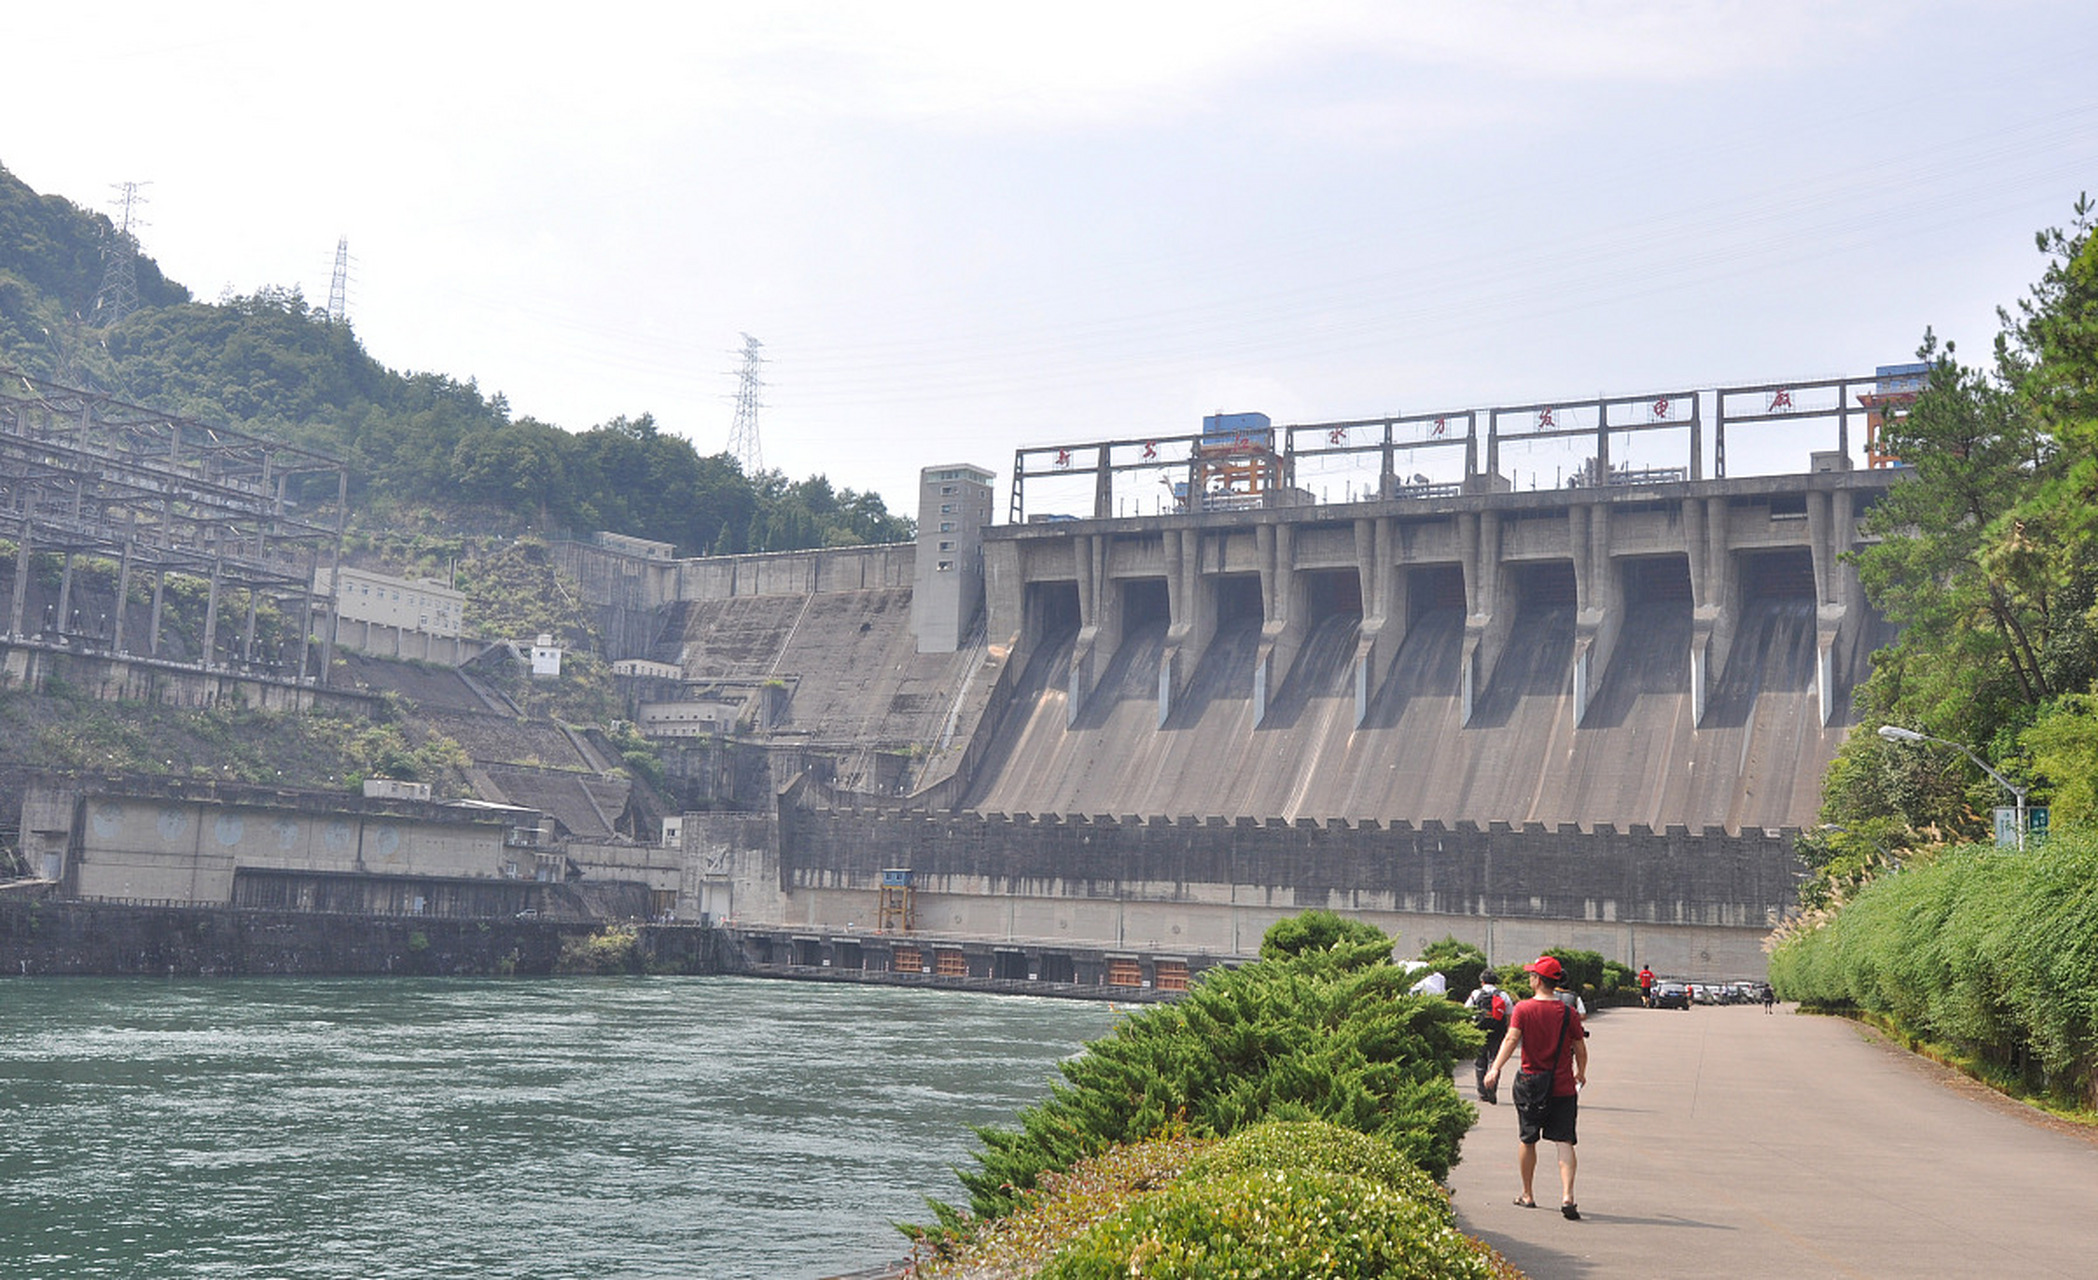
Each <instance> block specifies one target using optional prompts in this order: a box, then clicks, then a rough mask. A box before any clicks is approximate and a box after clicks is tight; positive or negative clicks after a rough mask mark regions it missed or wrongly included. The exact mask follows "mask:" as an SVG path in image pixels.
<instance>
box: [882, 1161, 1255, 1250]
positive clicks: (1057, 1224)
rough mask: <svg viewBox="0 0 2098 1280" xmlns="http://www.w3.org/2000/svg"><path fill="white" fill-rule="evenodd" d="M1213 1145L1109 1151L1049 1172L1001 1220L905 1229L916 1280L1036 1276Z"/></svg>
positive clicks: (1172, 1178)
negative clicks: (1078, 1240)
mask: <svg viewBox="0 0 2098 1280" xmlns="http://www.w3.org/2000/svg"><path fill="white" fill-rule="evenodd" d="M1214 1142H1215V1139H1213V1138H1203V1139H1198V1138H1191V1137H1189V1136H1188V1135H1187V1134H1186V1133H1185V1132H1176V1133H1171V1134H1161V1135H1159V1136H1157V1137H1154V1138H1148V1139H1146V1140H1144V1141H1142V1142H1135V1143H1130V1144H1128V1145H1126V1146H1118V1147H1111V1148H1109V1149H1108V1150H1107V1151H1105V1152H1103V1153H1101V1154H1100V1155H1097V1156H1094V1157H1092V1158H1090V1159H1087V1160H1081V1161H1079V1162H1078V1163H1077V1164H1076V1165H1074V1166H1072V1168H1071V1170H1070V1172H1068V1173H1045V1174H1043V1175H1042V1178H1041V1185H1040V1186H1039V1188H1038V1189H1037V1190H1036V1192H1035V1193H1034V1194H1033V1195H1029V1196H1027V1197H1025V1198H1024V1199H1023V1200H1022V1201H1021V1202H1020V1205H1019V1207H1018V1208H1016V1209H1015V1210H1014V1211H1013V1212H1012V1213H1011V1214H1009V1215H1007V1216H1006V1217H1003V1218H989V1219H977V1220H972V1221H971V1222H969V1223H968V1224H967V1225H966V1226H964V1227H962V1228H960V1229H958V1230H955V1231H951V1232H947V1233H945V1234H942V1233H939V1232H936V1231H928V1230H923V1229H919V1228H913V1227H906V1228H904V1230H905V1232H906V1233H908V1234H911V1235H914V1236H916V1237H917V1239H918V1243H917V1245H916V1246H914V1247H913V1249H912V1263H913V1266H912V1270H911V1272H910V1274H911V1275H912V1276H913V1277H916V1278H917V1280H946V1278H947V1277H956V1278H960V1277H973V1278H979V1280H980V1278H981V1277H984V1276H1032V1275H1034V1274H1036V1273H1037V1272H1039V1271H1040V1270H1041V1268H1042V1267H1043V1266H1045V1265H1046V1264H1047V1263H1048V1261H1049V1259H1050V1258H1051V1257H1052V1256H1054V1255H1055V1253H1056V1251H1057V1250H1058V1249H1061V1248H1062V1247H1063V1246H1064V1245H1066V1244H1068V1243H1069V1242H1070V1241H1071V1240H1072V1239H1073V1238H1075V1237H1077V1236H1079V1235H1081V1234H1083V1233H1084V1232H1085V1231H1086V1230H1088V1229H1089V1228H1091V1227H1092V1226H1093V1224H1095V1223H1097V1222H1099V1221H1101V1220H1102V1219H1104V1218H1106V1217H1107V1216H1109V1215H1110V1214H1112V1213H1114V1212H1116V1211H1117V1210H1119V1209H1121V1208H1123V1207H1124V1206H1126V1205H1128V1204H1130V1203H1132V1202H1133V1201H1134V1200H1135V1199H1136V1197H1138V1196H1141V1195H1144V1194H1147V1193H1149V1192H1152V1191H1156V1190H1158V1189H1159V1188H1161V1187H1165V1186H1169V1185H1171V1184H1172V1182H1173V1180H1174V1179H1175V1178H1176V1177H1178V1176H1180V1172H1181V1170H1183V1169H1185V1168H1186V1167H1187V1164H1188V1162H1189V1161H1190V1160H1191V1159H1193V1158H1194V1155H1195V1153H1196V1152H1198V1151H1201V1150H1202V1149H1204V1148H1205V1147H1208V1146H1211V1145H1213V1144H1214Z"/></svg>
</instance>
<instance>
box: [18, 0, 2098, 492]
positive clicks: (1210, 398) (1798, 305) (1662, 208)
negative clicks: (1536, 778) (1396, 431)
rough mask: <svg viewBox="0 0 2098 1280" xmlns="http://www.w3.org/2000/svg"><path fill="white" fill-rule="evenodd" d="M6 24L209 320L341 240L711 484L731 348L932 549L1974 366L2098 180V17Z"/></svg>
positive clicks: (1062, 10)
mask: <svg viewBox="0 0 2098 1280" xmlns="http://www.w3.org/2000/svg"><path fill="white" fill-rule="evenodd" d="M11 9H12V12H10V14H9V15H8V17H7V20H6V28H7V34H6V38H5V43H6V45H7V48H8V57H7V62H8V73H7V75H5V76H4V77H0V165H5V166H6V167H7V168H8V169H9V170H11V171H12V172H14V173H15V175H16V176H17V177H19V178H21V179H22V180H23V181H25V182H27V183H28V184H29V185H30V186H32V187H34V188H36V189H37V190H39V191H41V192H45V193H51V194H58V195H63V196H66V197H68V198H69V199H71V200H73V201H74V202H76V203H78V204H81V205H84V206H88V207H92V208H97V209H101V210H104V211H107V210H109V209H110V208H111V201H112V199H113V196H114V192H113V186H114V184H119V183H123V182H127V181H131V182H140V183H145V184H148V185H146V186H145V187H144V188H143V191H144V194H145V197H146V200H147V203H146V204H145V206H144V208H143V217H144V226H143V227H142V228H141V229H140V239H141V241H142V243H143V246H144V248H145V250H146V252H148V253H150V254H151V255H152V256H153V257H154V258H155V259H156V260H157V261H158V262H159V263H160V265H161V267H162V269H163V270H165V271H166V272H167V273H168V274H169V275H170V276H171V277H172V278H173V279H175V280H177V281H180V282H181V283H183V284H185V285H187V286H188V287H189V288H190V289H191V290H192V291H193V292H194V293H195V294H197V295H198V296H199V297H200V298H203V299H205V300H210V299H214V298H216V297H218V296H220V295H221V294H222V293H223V292H225V291H228V290H231V291H233V292H236V293H247V292H252V291H254V290H256V289H258V288H262V287H265V286H292V285H296V286H299V287H301V288H302V289H303V290H304V292H305V295H306V297H307V298H308V299H309V300H311V301H313V302H315V303H321V302H324V301H325V300H326V298H327V295H328V287H329V280H330V272H331V268H332V266H333V263H334V256H335V248H336V243H337V240H338V238H343V237H346V238H347V240H348V245H349V252H350V256H351V259H352V266H351V272H350V288H349V313H350V318H351V321H352V323H353V324H354V326H355V328H356V331H357V333H358V336H359V338H360V339H361V341H362V342H363V344H364V346H365V348H366V350H367V351H369V352H370V353H371V354H372V355H373V356H374V357H375V358H376V359H378V360H379V361H380V362H382V363H383V364H385V365H387V366H389V367H391V368H394V369H398V370H403V371H407V370H417V371H432V372H438V373H443V374H448V375H450V376H453V377H457V378H460V379H462V380H463V379H469V378H470V379H473V380H475V381H476V382H477V383H478V385H479V386H480V387H481V388H482V389H483V390H484V391H487V392H491V393H492V392H500V393H502V394H503V395H504V396H505V397H506V398H507V400H508V403H509V405H510V406H511V410H512V412H513V413H514V414H516V415H517V416H521V417H522V416H530V417H534V418H538V419H539V420H541V421H545V422H551V423H555V424H557V425H560V426H563V427H567V428H569V429H571V430H583V429H586V428H588V427H590V426H592V425H595V424H597V423H601V422H604V421H607V420H609V419H611V418H614V417H617V416H619V415H622V414H624V415H629V416H632V415H638V414H641V413H650V414H653V415H654V416H655V418H656V421H657V422H658V424H659V425H660V426H661V427H662V428H663V429H665V430H667V431H672V432H676V433H678V434H681V435H684V436H687V437H689V438H690V439H691V440H692V441H693V442H694V443H695V444H696V445H697V446H699V448H700V449H701V450H702V451H703V452H709V453H711V452H716V451H719V450H721V449H724V448H726V447H727V446H728V443H729V438H730V431H731V427H732V425H733V419H734V409H735V403H734V400H735V391H736V385H737V382H736V370H737V369H738V367H739V365H740V363H741V359H740V354H739V352H740V349H741V348H742V346H743V336H742V335H744V334H749V335H751V336H754V337H756V338H757V339H759V340H760V341H761V342H762V343H763V348H762V351H763V354H764V355H765V357H766V361H767V362H766V364H765V366H764V378H765V381H766V384H767V385H766V386H765V388H764V390H763V401H764V407H763V408H762V410H761V411H760V415H759V431H760V439H761V442H762V449H763V461H764V464H765V465H766V466H767V467H771V468H777V469H779V470H782V471H784V472H786V473H787V474H788V475H789V476H791V477H794V478H800V477H802V476H806V475H810V474H815V473H823V474H826V475H828V476H829V477H830V479H831V481H832V482H833V483H834V484H836V485H839V486H842V487H849V488H854V489H861V490H868V489H872V490H875V491H878V492H879V493H881V494H882V495H883V497H884V498H885V499H886V500H887V501H888V503H889V505H890V507H891V509H892V510H897V511H900V512H903V513H906V514H915V507H916V502H915V494H916V488H917V475H918V469H919V468H921V467H925V466H932V465H937V464H942V463H952V462H973V463H976V464H978V465H981V466H985V467H988V468H991V469H993V470H995V471H997V472H998V473H999V475H1000V479H999V481H998V484H999V485H1000V486H1001V507H1002V506H1003V490H1002V486H1003V485H1004V484H1005V483H1006V480H1005V477H1006V474H1007V473H1008V472H1009V469H1010V468H1011V466H1012V463H1013V455H1014V450H1015V449H1017V448H1020V447H1023V446H1029V447H1032V446H1044V445H1052V444H1059V443H1067V442H1079V441H1087V440H1099V439H1105V438H1115V439H1145V438H1149V437H1152V436H1157V435H1165V436H1170V435H1184V434H1187V433H1191V432H1194V431H1197V430H1198V429H1199V427H1200V420H1201V418H1202V416H1203V415H1205V414H1209V413H1216V412H1220V411H1221V412H1242V411H1258V412H1265V413H1267V414H1270V415H1271V416H1272V417H1273V418H1274V419H1275V421H1276V422H1278V423H1319V422H1331V421H1336V420H1345V419H1357V418H1376V417H1383V416H1387V415H1395V414H1417V413H1423V412H1442V411H1445V410H1449V411H1457V410H1464V409H1473V408H1483V407H1487V406H1493V405H1528V404H1535V403H1543V402H1550V401H1557V400H1566V401H1571V400H1574V399H1577V398H1587V399H1590V400H1592V399H1594V398H1595V397H1597V396H1599V395H1610V396H1644V395H1649V394H1653V395H1657V396H1658V395H1660V394H1663V393H1668V392H1674V391H1681V390H1685V389H1699V388H1711V387H1717V386H1722V385H1741V384H1749V383H1781V382H1794V381H1804V380H1808V379H1814V378H1830V377H1840V376H1849V375H1861V374H1869V373H1871V371H1872V369H1873V368H1874V367H1875V366H1877V365H1882V364H1890V363H1896V362H1900V361H1904V360H1908V359H1911V358H1913V353H1914V352H1915V349H1916V347H1917V344H1918V342H1919V340H1920V339H1921V338H1922V335H1923V332H1924V329H1925V327H1926V326H1931V327H1932V328H1933V329H1934V330H1935V332H1937V333H1938V334H1939V335H1941V336H1944V337H1950V338H1952V339H1954V340H1955V341H1956V342H1957V343H1958V344H1959V348H1960V350H1961V352H1962V354H1963V355H1965V356H1968V357H1970V358H1973V359H1977V360H1978V359H1982V358H1985V357H1986V355H1987V353H1988V348H1989V344H1990V341H1991V340H1992V339H1993V337H1994V335H1995V332H1996V330H1997V327H1998V326H1997V320H1996V308H1997V307H1999V306H2003V305H2009V304H2013V303H2015V301H2016V300H2017V299H2018V298H2019V297H2020V296H2022V295H2023V293H2024V292H2025V290H2026V289H2027V288H2028V287H2029V285H2030V284H2031V282H2032V281H2033V280H2034V279H2035V278H2036V277H2037V275H2038V273H2039V271H2040V270H2041V268H2042V266H2043V260H2042V259H2041V257H2040V256H2039V255H2038V253H2037V252H2036V251H2035V248H2034V244H2033V233H2034V232H2035V231H2037V230H2039V229H2040V228H2043V227H2048V226H2056V225H2062V224H2065V223H2066V222H2067V221H2068V220H2069V218H2070V216H2071V208H2072V205H2073V204H2074V202H2075V200H2076V198H2077V196H2078V193H2079V192H2081V191H2084V190H2086V189H2094V188H2098V85H2094V83H2093V82H2092V80H2091V78H2090V74H2089V68H2090V67H2092V66H2093V65H2098V6H2093V5H2090V4H2089V3H2088V2H2087V0H2086V3H2082V4H2074V3H2029V4H2028V3H2018V2H2016V0H1999V2H1997V3H1990V4H1909V3H1879V2H1876V0H1862V2H1859V0H1852V2H1849V3H1845V4H1841V5H1831V4H1826V3H1790V2H1788V0H1754V2H1750V3H1703V4H1699V3H1685V2H1682V0H1673V2H1669V3H1641V2H1636V0H1625V2H1623V3H1550V2H1541V3H1493V2H1485V3H1443V4H1422V3H1404V2H1396V0H1385V2H1382V3H1362V4H1353V3H1318V2H1315V0H1314V2H1312V3H1298V4H1292V5H1289V6H1280V5H1273V4H1259V3H1239V2H1237V0H1203V2H1202V3H1177V2H1167V0H1161V2H1154V3H1138V4H1130V3H1115V4H1108V3H1094V2H1093V0H1060V2H1059V3H1058V4H1056V5H1054V6H1024V7H1023V6H1011V5H984V4H981V3H971V4H947V3H916V2H913V0H888V2H887V3H879V4H809V3H800V2H798V0H777V2H771V0H768V3H764V4H758V5H752V4H747V3H738V4H720V3H712V2H710V0H701V2H699V3H688V4H682V5H677V6H671V5H666V4H656V5H629V4H619V3H601V4H598V5H593V6H588V7H587V8H585V7H565V8H558V9H557V8H554V7H551V6H518V5H504V6H495V5H472V4H447V5H431V4H414V5H410V4H393V3H385V2H378V3H360V4H358V5H354V6H352V5H341V6H295V5H283V4H275V3H272V4H252V5H251V4H232V3H199V4H195V5H167V4H164V3H156V4H131V3H128V2H119V3H104V4H99V5H95V6H77V5H39V6H35V7H33V8H31V7H29V6H20V5H18V6H11ZM1590 412H1592V410H1591V411H1590ZM1563 416H1565V417H1567V418H1569V419H1570V420H1578V413H1577V412H1573V411H1569V413H1568V414H1567V415H1563ZM1820 430H1822V428H1820V427H1816V428H1813V429H1812V430H1807V431H1805V435H1806V436H1810V437H1811V436H1814V435H1815V432H1818V431H1820ZM1663 434H1665V433H1652V437H1653V438H1651V439H1650V438H1648V437H1641V438H1640V439H1638V440H1631V439H1627V440H1626V441H1625V442H1624V444H1623V445H1622V446H1621V448H1617V449H1616V450H1615V452H1616V453H1617V454H1618V455H1619V456H1622V457H1624V459H1625V460H1626V461H1629V462H1633V463H1641V464H1656V465H1658V464H1663V463H1667V462H1670V461H1671V456H1672V455H1671V450H1674V451H1680V449H1681V447H1682V446H1681V445H1679V444H1678V445H1670V444H1668V443H1666V442H1665V441H1662V440H1660V437H1661V436H1662V435H1663ZM1353 440H1354V438H1353V437H1351V442H1353ZM1734 447H1735V451H1736V453H1737V454H1738V455H1740V456H1741V457H1742V458H1744V459H1746V458H1747V457H1748V455H1749V454H1750V453H1751V452H1752V445H1751V444H1750V443H1749V442H1746V441H1741V442H1738V443H1737V444H1736V445H1735V446H1734ZM1768 447H1769V448H1770V449H1772V450H1773V451H1774V453H1773V455H1772V456H1773V459H1774V461H1772V463H1771V465H1769V466H1768V467H1765V468H1763V469H1768V470H1803V469H1805V467H1804V452H1805V451H1806V450H1807V449H1809V448H1828V447H1831V445H1830V443H1829V442H1827V441H1825V440H1820V439H1819V438H1818V437H1816V438H1813V439H1801V440H1788V441H1782V442H1780V441H1779V440H1778V438H1777V437H1776V436H1774V435H1773V436H1771V437H1770V438H1769V442H1768ZM1777 454H1782V455H1783V457H1777ZM1410 456H1411V455H1409V457H1410ZM1793 458H1797V459H1798V461H1799V464H1800V465H1796V466H1795V465H1792V463H1791V461H1789V460H1790V459H1793ZM1502 462H1503V470H1504V471H1506V472H1509V473H1511V474H1512V476H1513V478H1514V480H1515V483H1516V484H1517V486H1518V487H1528V486H1530V485H1538V484H1542V485H1547V486H1548V485H1551V484H1554V483H1557V482H1558V480H1559V479H1560V477H1561V475H1562V473H1563V471H1564V468H1565V466H1566V459H1565V458H1564V457H1561V456H1559V455H1558V454H1555V453H1554V452H1553V450H1552V449H1551V448H1547V447H1545V446H1544V445H1543V444H1541V443H1539V444H1537V445H1535V446H1532V447H1527V448H1526V447H1523V446H1521V445H1520V444H1518V445H1515V446H1513V447H1510V448H1504V450H1503V454H1502ZM1322 465H1323V464H1322ZM1410 465H1414V463H1413V462H1411V461H1409V462H1407V463H1404V464H1402V469H1404V467H1405V466H1410ZM1418 465H1419V466H1420V467H1422V468H1424V469H1426V470H1427V471H1430V472H1432V471H1433V470H1434V469H1435V467H1437V466H1447V465H1451V464H1450V463H1449V462H1448V460H1447V458H1446V456H1445V455H1443V454H1434V453H1431V452H1429V451H1423V452H1422V454H1421V455H1420V461H1419V462H1418ZM1735 469H1736V471H1737V472H1739V471H1741V470H1743V466H1741V465H1737V466H1736V468H1735ZM1343 470H1344V469H1343ZM1299 478H1300V482H1302V483H1305V484H1307V485H1308V486H1310V487H1314V488H1317V489H1319V490H1320V491H1321V492H1322V493H1324V494H1325V496H1328V497H1332V498H1339V497H1341V496H1342V495H1343V493H1344V492H1345V491H1346V487H1347V486H1348V485H1349V484H1351V483H1352V480H1351V478H1350V476H1349V475H1347V474H1342V473H1341V472H1333V473H1331V474H1325V473H1320V472H1319V469H1318V467H1315V466H1312V465H1311V460H1307V462H1306V469H1305V470H1300V475H1299ZM1436 478H1441V477H1440V476H1437V477H1436ZM1139 479H1141V478H1139ZM1059 484H1061V485H1062V486H1063V488H1062V489H1059V487H1058V486H1059ZM1328 489H1331V492H1327V490H1328ZM1066 491H1068V492H1066ZM1089 492H1090V489H1089V486H1088V484H1087V483H1086V482H1083V481H1080V480H1076V479H1074V480H1071V481H1061V482H1059V481H1055V480H1051V481H1046V482H1037V483H1036V484H1033V485H1031V486H1030V488H1029V492H1028V508H1029V510H1030V511H1036V510H1046V509H1057V508H1058V507H1059V506H1061V507H1062V508H1063V509H1076V507H1075V506H1074V504H1080V505H1082V501H1083V495H1084V494H1087V493H1089ZM1129 492H1130V493H1133V494H1134V495H1135V496H1134V497H1129V498H1123V499H1121V501H1124V502H1135V503H1145V504H1149V503H1154V502H1155V501H1156V500H1157V499H1156V497H1145V496H1144V494H1145V493H1146V492H1152V493H1154V494H1155V493H1162V489H1154V490H1145V489H1143V488H1142V487H1140V486H1139V487H1136V488H1132V489H1130V490H1129ZM1143 509H1150V508H1149V506H1145V507H1144V508H1143Z"/></svg>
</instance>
